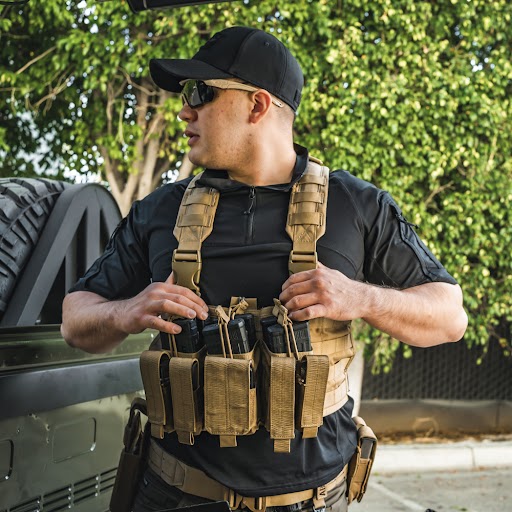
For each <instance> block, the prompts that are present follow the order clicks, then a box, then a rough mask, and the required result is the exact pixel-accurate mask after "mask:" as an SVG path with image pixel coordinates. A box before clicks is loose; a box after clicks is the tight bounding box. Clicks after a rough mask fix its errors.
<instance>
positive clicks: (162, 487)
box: [133, 469, 348, 512]
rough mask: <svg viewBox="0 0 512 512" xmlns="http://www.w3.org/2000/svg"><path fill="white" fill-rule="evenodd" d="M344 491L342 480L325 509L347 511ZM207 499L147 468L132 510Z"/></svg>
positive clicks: (270, 511) (153, 511)
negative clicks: (174, 485)
mask: <svg viewBox="0 0 512 512" xmlns="http://www.w3.org/2000/svg"><path fill="white" fill-rule="evenodd" d="M345 493H346V482H345V481H344V482H342V483H341V484H340V486H339V487H338V488H336V489H333V490H332V491H331V492H330V493H329V495H328V496H327V499H326V500H325V503H326V510H327V511H329V512H347V509H348V505H347V499H346V497H345ZM209 501H211V500H207V499H205V498H200V497H199V496H193V495H191V494H185V493H184V492H182V491H180V490H179V489H177V488H176V487H172V486H170V485H168V484H166V483H165V482H164V481H163V480H162V479H161V478H160V477H158V476H157V475H156V474H155V473H154V472H153V471H151V470H150V469H147V470H146V472H145V473H144V477H143V478H142V480H141V482H140V485H139V490H138V492H137V495H136V497H135V503H134V505H133V512H157V511H158V512H160V511H165V510H168V509H173V508H178V507H187V506H190V505H199V504H200V503H208V502H209ZM303 507H304V508H303V509H302V510H303V511H304V512H311V511H312V510H313V506H312V504H309V503H306V504H305V505H303ZM243 510H248V509H243ZM274 510H275V508H274V507H268V508H267V512H274Z"/></svg>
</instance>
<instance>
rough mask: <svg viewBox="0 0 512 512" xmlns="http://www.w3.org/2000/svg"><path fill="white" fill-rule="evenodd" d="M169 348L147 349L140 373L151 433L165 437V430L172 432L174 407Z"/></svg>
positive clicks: (142, 358) (141, 362)
mask: <svg viewBox="0 0 512 512" xmlns="http://www.w3.org/2000/svg"><path fill="white" fill-rule="evenodd" d="M171 358H172V353H171V351H169V350H145V351H144V352H142V354H141V356H140V373H141V375H142V382H143V384H144V391H145V392H146V400H147V411H148V419H149V421H150V423H151V435H152V436H153V437H156V438H158V439H163V437H164V432H172V431H173V430H174V426H173V408H172V402H171V389H170V379H169V361H170V360H171Z"/></svg>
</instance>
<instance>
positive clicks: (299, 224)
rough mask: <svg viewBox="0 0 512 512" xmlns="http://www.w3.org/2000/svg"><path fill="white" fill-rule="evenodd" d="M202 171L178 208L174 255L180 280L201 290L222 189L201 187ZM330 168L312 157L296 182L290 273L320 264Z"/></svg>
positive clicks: (290, 218) (290, 222) (288, 225)
mask: <svg viewBox="0 0 512 512" xmlns="http://www.w3.org/2000/svg"><path fill="white" fill-rule="evenodd" d="M200 176H201V174H198V175H197V176H196V177H195V178H194V179H193V180H192V181H191V182H190V183H189V185H188V187H187V190H186V191H185V194H184V195H183V199H182V200H181V205H180V209H179V211H178V219H177V220H176V226H175V227H174V231H173V233H174V236H175V237H176V239H177V240H178V248H177V249H176V250H175V251H174V253H173V256H172V268H173V272H174V275H175V277H176V282H177V284H178V285H180V286H185V287H186V288H189V289H190V290H192V291H194V292H195V293H197V294H198V295H200V293H199V276H200V274H201V267H202V260H201V244H202V243H203V242H204V240H206V238H207V237H208V236H209V235H210V234H211V232H212V230H213V221H214V219H215V212H216V211H217V205H218V204H219V191H218V190H216V189H214V188H208V187H197V186H196V182H197V180H198V179H199V177H200ZM328 186H329V169H328V168H327V167H325V166H323V165H322V162H321V161H320V160H317V159H316V158H313V157H310V160H309V162H308V166H307V168H306V172H305V173H304V175H303V176H302V178H301V179H300V180H299V181H298V182H297V183H295V185H293V188H292V193H291V196H290V205H289V208H288V218H287V221H286V232H287V233H288V235H289V236H290V238H291V239H292V242H293V248H292V252H291V253H290V259H289V263H288V268H289V270H290V273H292V274H293V273H295V272H302V271H303V270H312V269H314V268H316V267H317V262H318V258H317V254H316V242H317V240H318V239H319V238H320V237H321V236H322V235H323V234H324V233H325V212H326V209H327V190H328Z"/></svg>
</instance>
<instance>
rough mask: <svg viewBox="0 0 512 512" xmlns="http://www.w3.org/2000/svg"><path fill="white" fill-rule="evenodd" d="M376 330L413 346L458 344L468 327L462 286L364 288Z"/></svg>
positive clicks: (368, 316)
mask: <svg viewBox="0 0 512 512" xmlns="http://www.w3.org/2000/svg"><path fill="white" fill-rule="evenodd" d="M363 286H367V288H366V294H367V295H366V300H365V303H366V311H365V312H364V314H363V316H362V318H363V319H364V320H365V321H366V322H368V323H369V324H370V325H372V326H373V327H376V328H377V329H379V330H381V331H384V332H386V333H388V334H389V335H391V336H392V337H393V338H396V339H398V340H400V341H403V342H405V343H407V344H409V345H415V346H420V347H428V346H433V345H439V344H441V343H445V342H452V341H458V340H460V338H462V336H463V335H464V332H465V330H466V327H467V315H466V313H465V311H464V308H463V307H462V291H461V289H460V287H459V286H458V285H451V284H448V283H427V284H423V285H421V286H415V287H413V288H409V289H405V290H395V289H392V288H380V287H376V286H372V285H363Z"/></svg>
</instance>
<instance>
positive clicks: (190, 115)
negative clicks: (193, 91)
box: [178, 102, 197, 121]
mask: <svg viewBox="0 0 512 512" xmlns="http://www.w3.org/2000/svg"><path fill="white" fill-rule="evenodd" d="M178 117H179V118H180V119H181V120H182V121H191V120H193V119H195V118H196V117H197V111H196V110H195V109H193V108H191V107H190V106H189V104H188V103H186V102H185V103H184V104H183V106H182V107H181V110H180V111H179V113H178Z"/></svg>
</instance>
